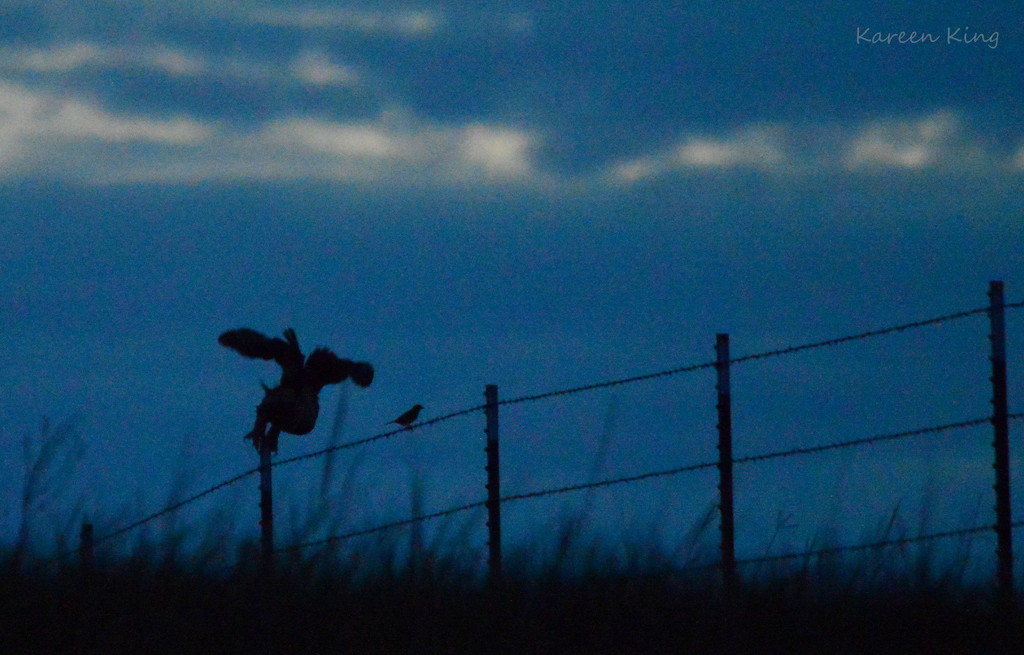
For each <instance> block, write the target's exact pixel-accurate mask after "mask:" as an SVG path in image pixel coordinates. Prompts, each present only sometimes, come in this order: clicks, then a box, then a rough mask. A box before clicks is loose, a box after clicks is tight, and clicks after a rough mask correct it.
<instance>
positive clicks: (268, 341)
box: [217, 328, 302, 381]
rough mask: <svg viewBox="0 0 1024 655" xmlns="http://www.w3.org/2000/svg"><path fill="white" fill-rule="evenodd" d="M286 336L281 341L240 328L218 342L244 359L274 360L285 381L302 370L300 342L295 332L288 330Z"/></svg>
mask: <svg viewBox="0 0 1024 655" xmlns="http://www.w3.org/2000/svg"><path fill="white" fill-rule="evenodd" d="M284 336H285V338H284V339H279V338H277V337H268V336H266V335H263V334H260V333H259V332H257V331H256V330H250V329H249V328H239V329H237V330H228V331H227V332H225V333H224V334H222V335H220V337H219V338H218V339H217V342H218V343H219V344H220V345H222V346H226V347H228V348H231V349H232V350H234V351H235V352H237V353H238V354H239V355H242V356H243V357H249V358H252V359H268V360H269V359H272V360H274V361H275V362H277V363H278V365H280V367H281V370H282V381H283V380H284V378H287V377H291V376H293V375H296V374H297V373H298V372H299V371H301V370H302V351H301V350H299V340H298V338H297V337H296V336H295V331H294V330H292V329H291V328H288V329H287V330H285V331H284Z"/></svg>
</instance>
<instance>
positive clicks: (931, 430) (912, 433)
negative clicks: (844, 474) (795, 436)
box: [732, 414, 1024, 464]
mask: <svg viewBox="0 0 1024 655" xmlns="http://www.w3.org/2000/svg"><path fill="white" fill-rule="evenodd" d="M1022 417H1024V414H1010V415H1009V416H1008V418H1009V419H1012V420H1016V419H1019V418H1022ZM991 420H992V419H991V417H986V418H976V419H971V420H969V421H960V422H958V423H947V424H945V425H936V426H933V427H928V428H919V429H917V430H907V431H905V432H893V433H891V434H880V435H878V436H874V437H865V438H863V439H851V440H849V441H837V442H835V443H831V444H825V445H821V446H808V447H806V448H793V449H792V450H782V451H777V452H773V453H764V454H762V455H748V456H746V457H737V458H735V459H733V460H732V461H733V463H734V464H746V463H748V462H761V461H764V460H767V459H775V458H778V457H790V456H793V455H807V454H811V453H819V452H822V451H825V450H834V449H838V448H850V447H852V446H860V445H864V444H873V443H877V442H880V441H892V440H895V439H903V438H906V437H916V436H919V435H922V434H937V433H939V432H947V431H949V430H958V429H960V428H968V427H973V426H976V425H983V424H985V423H988V422H990V421H991Z"/></svg>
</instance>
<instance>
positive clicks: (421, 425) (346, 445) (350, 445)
mask: <svg viewBox="0 0 1024 655" xmlns="http://www.w3.org/2000/svg"><path fill="white" fill-rule="evenodd" d="M485 407H486V405H477V406H476V407H469V408H466V409H460V410H459V411H456V412H451V413H450V414H445V415H443V416H437V417H435V418H432V419H428V420H426V421H420V422H418V423H413V424H412V425H410V426H409V427H403V428H398V429H397V430H391V431H389V432H381V433H379V434H375V435H373V436H372V437H366V438H365V439H358V440H356V441H348V442H346V443H343V444H338V445H336V446H331V447H329V448H323V449H321V450H315V451H313V452H309V453H305V454H303V455H296V456H295V457H288V458H286V459H280V460H277V461H275V462H272V463H271V465H270V466H271V467H276V466H284V465H285V464H294V463H295V462H301V461H303V460H307V459H314V458H317V457H322V456H324V455H326V454H328V453H333V452H337V451H339V450H345V449H347V448H355V447H356V446H365V445H366V444H369V443H373V442H374V441H380V440H381V439H387V438H390V437H394V436H396V435H399V434H405V433H409V432H412V431H413V430H418V429H420V428H425V427H428V426H430V425H434V424H436V423H442V422H444V421H449V420H451V419H453V418H456V417H459V416H465V415H466V414H472V413H473V412H479V411H480V410H482V409H484V408H485Z"/></svg>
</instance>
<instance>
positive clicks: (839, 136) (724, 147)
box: [605, 111, 1024, 185]
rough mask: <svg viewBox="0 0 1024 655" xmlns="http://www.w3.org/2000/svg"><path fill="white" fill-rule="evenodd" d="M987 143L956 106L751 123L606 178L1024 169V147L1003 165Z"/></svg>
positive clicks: (630, 163) (619, 168)
mask: <svg viewBox="0 0 1024 655" xmlns="http://www.w3.org/2000/svg"><path fill="white" fill-rule="evenodd" d="M982 143H983V141H982V139H981V138H980V137H979V136H978V135H972V134H970V133H969V132H968V130H967V129H966V128H965V126H964V124H963V121H962V120H961V119H960V118H959V117H958V116H957V115H956V113H954V112H952V111H939V112H934V113H929V114H925V115H922V116H918V117H912V118H890V117H882V118H877V119H873V120H871V121H867V122H865V123H863V124H860V125H852V126H843V125H832V126H826V127H822V126H807V125H802V126H791V127H785V128H783V127H781V126H772V127H766V126H762V125H754V126H749V127H744V128H740V129H737V130H735V131H734V132H732V133H731V134H725V135H721V136H717V137H708V136H705V135H702V136H686V137H684V138H683V139H681V140H680V141H679V143H678V144H677V145H675V146H672V147H671V148H670V149H668V150H667V151H662V152H660V153H655V154H648V155H644V156H640V157H637V158H636V159H632V160H627V161H621V162H617V163H615V164H613V165H612V166H610V167H609V169H608V172H607V174H606V175H605V178H606V179H607V180H609V181H610V182H612V183H616V184H627V185H628V184H633V183H636V182H639V181H642V180H646V179H655V178H659V177H663V176H665V175H668V174H672V173H680V172H685V171H694V170H702V169H703V170H734V169H738V170H743V169H754V170H761V171H767V172H772V173H774V174H781V175H790V176H802V175H805V174H808V173H816V174H818V173H824V174H835V175H841V174H849V173H857V172H860V171H865V172H878V171H913V170H932V171H936V172H938V171H948V172H951V171H974V172H995V171H1000V170H1002V171H1005V170H1007V169H1008V168H1010V169H1013V168H1016V169H1017V170H1024V148H1022V150H1021V153H1019V154H1018V155H1017V156H1016V160H1015V162H1014V163H1009V162H1005V161H1003V162H1002V163H1001V160H1000V157H999V156H996V155H994V154H992V153H991V152H989V151H988V150H987V149H986V148H985V147H984V146H983V145H982Z"/></svg>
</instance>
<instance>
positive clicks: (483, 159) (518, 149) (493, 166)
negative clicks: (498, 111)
mask: <svg viewBox="0 0 1024 655" xmlns="http://www.w3.org/2000/svg"><path fill="white" fill-rule="evenodd" d="M458 143H459V145H458V148H459V154H460V156H461V159H462V161H463V162H464V163H465V164H466V166H468V167H469V168H470V169H472V170H475V171H483V172H485V173H486V174H488V175H491V176H499V177H523V176H526V175H528V174H529V173H530V172H531V170H532V169H533V165H532V163H531V161H530V156H531V151H532V150H533V145H534V139H533V138H531V136H530V135H528V134H526V133H524V132H522V131H519V130H513V129H507V128H495V127H490V126H487V125H469V126H467V127H464V128H462V130H461V134H459V137H458Z"/></svg>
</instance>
